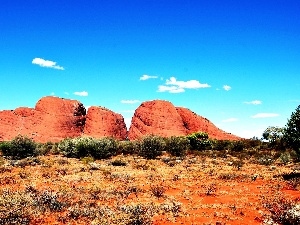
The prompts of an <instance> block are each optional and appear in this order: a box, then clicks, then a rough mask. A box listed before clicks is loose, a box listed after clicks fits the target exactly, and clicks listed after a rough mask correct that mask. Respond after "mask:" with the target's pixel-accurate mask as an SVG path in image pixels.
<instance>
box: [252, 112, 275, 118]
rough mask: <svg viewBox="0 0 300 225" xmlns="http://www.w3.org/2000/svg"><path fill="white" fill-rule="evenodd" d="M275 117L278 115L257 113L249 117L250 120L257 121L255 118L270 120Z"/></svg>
mask: <svg viewBox="0 0 300 225" xmlns="http://www.w3.org/2000/svg"><path fill="white" fill-rule="evenodd" d="M277 116H279V114H277V113H257V114H255V115H253V116H251V118H254V119H257V118H270V117H277Z"/></svg>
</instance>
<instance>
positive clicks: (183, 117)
mask: <svg viewBox="0 0 300 225" xmlns="http://www.w3.org/2000/svg"><path fill="white" fill-rule="evenodd" d="M199 131H201V132H207V133H208V135H209V137H210V138H215V139H227V140H237V139H240V138H239V137H237V136H235V135H232V134H230V133H226V132H225V131H223V130H221V129H219V128H217V127H216V126H215V125H214V124H213V123H212V122H210V121H209V120H208V119H206V118H204V117H201V116H199V115H197V114H195V113H193V112H192V111H191V110H189V109H185V108H181V107H175V106H174V105H173V104H172V103H171V102H168V101H162V100H154V101H148V102H144V103H142V104H141V105H140V106H139V107H138V108H137V109H136V111H135V113H134V116H133V118H132V122H131V126H130V129H129V132H128V138H129V139H130V140H135V139H138V138H140V137H142V136H145V135H147V134H154V135H160V136H164V137H169V136H179V135H187V134H190V133H193V132H199Z"/></svg>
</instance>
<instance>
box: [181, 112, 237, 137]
mask: <svg viewBox="0 0 300 225" xmlns="http://www.w3.org/2000/svg"><path fill="white" fill-rule="evenodd" d="M176 110H177V112H178V114H179V115H180V117H181V118H182V122H183V124H184V126H185V128H186V130H187V133H188V134H191V133H194V132H198V131H202V132H206V133H207V134H208V135H209V137H210V138H215V139H219V140H239V139H241V138H240V137H238V136H235V135H233V134H230V133H227V132H225V131H223V130H221V129H219V128H218V127H216V126H215V125H214V124H213V123H212V122H210V121H209V120H208V119H206V118H204V117H202V116H199V115H197V114H196V113H194V112H192V111H191V110H189V109H186V108H182V107H176Z"/></svg>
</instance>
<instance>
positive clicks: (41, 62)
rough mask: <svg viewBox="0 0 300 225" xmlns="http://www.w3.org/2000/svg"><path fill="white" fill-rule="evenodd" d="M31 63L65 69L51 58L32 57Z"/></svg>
mask: <svg viewBox="0 0 300 225" xmlns="http://www.w3.org/2000/svg"><path fill="white" fill-rule="evenodd" d="M32 64H35V65H39V66H41V67H47V68H52V69H56V70H65V68H63V67H62V66H59V65H57V64H56V62H54V61H51V60H45V59H42V58H34V59H33V60H32Z"/></svg>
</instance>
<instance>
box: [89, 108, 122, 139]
mask: <svg viewBox="0 0 300 225" xmlns="http://www.w3.org/2000/svg"><path fill="white" fill-rule="evenodd" d="M84 134H85V135H87V136H92V137H96V138H100V137H114V138H116V139H119V140H125V139H126V137H127V128H126V124H125V122H124V118H123V116H122V115H121V114H118V113H115V112H113V111H111V110H109V109H106V108H104V107H97V106H92V107H90V108H89V109H88V112H87V116H86V122H85V126H84Z"/></svg>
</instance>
